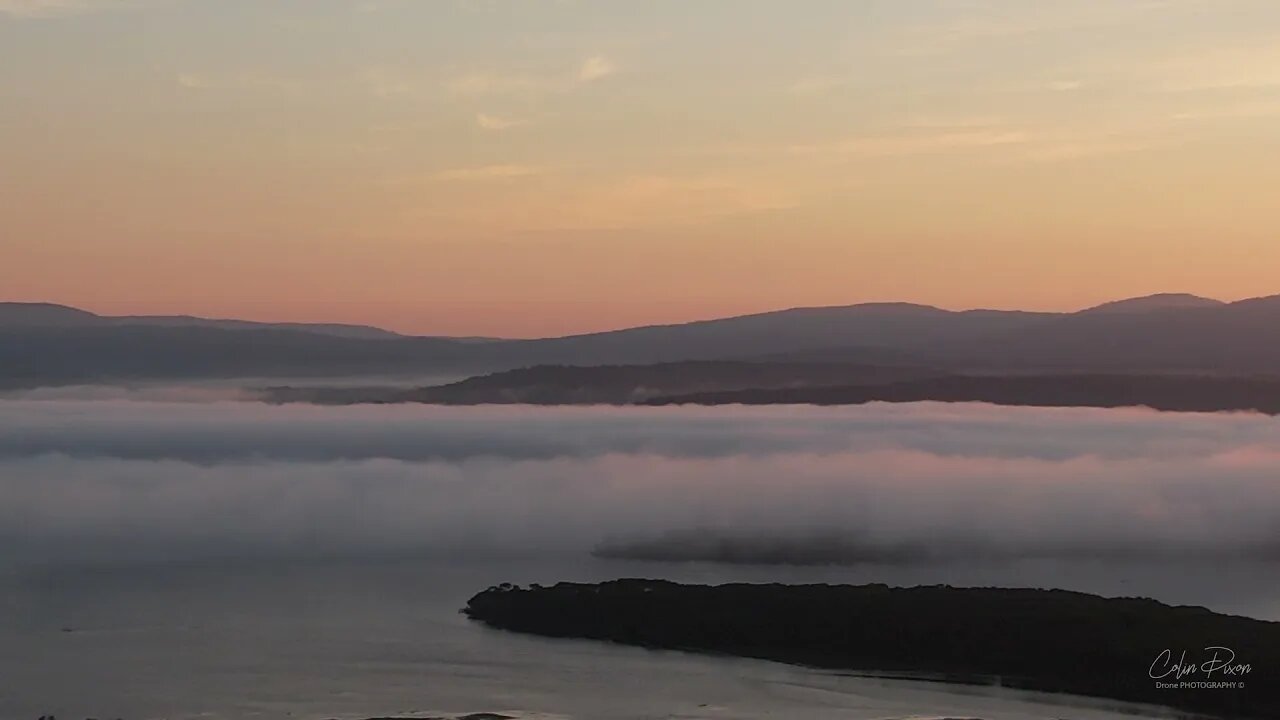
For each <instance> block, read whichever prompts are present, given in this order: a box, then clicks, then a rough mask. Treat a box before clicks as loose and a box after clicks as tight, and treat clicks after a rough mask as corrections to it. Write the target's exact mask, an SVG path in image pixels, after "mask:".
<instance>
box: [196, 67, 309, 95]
mask: <svg viewBox="0 0 1280 720" xmlns="http://www.w3.org/2000/svg"><path fill="white" fill-rule="evenodd" d="M177 82H178V86H179V87H181V88H183V89H186V90H298V89H300V88H301V86H302V84H301V83H299V82H298V81H295V80H290V79H288V78H283V77H278V76H275V75H271V74H270V73H266V72H262V71H257V70H250V71H244V72H237V73H228V74H203V73H194V72H184V73H179V74H178V77H177Z"/></svg>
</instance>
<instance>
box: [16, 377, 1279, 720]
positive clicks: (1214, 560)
mask: <svg viewBox="0 0 1280 720" xmlns="http://www.w3.org/2000/svg"><path fill="white" fill-rule="evenodd" d="M88 398H94V399H88ZM207 400H208V397H207V396H205V395H195V396H193V395H191V394H189V393H185V392H174V393H166V394H164V395H156V394H154V393H153V394H150V395H137V394H131V395H129V396H127V397H120V396H117V395H113V394H111V393H93V392H90V393H85V392H77V393H74V394H62V395H57V394H53V395H45V396H41V397H38V398H33V397H28V398H26V399H9V400H5V401H0V547H3V548H4V554H3V557H2V558H0V608H3V609H4V610H5V612H4V613H3V614H0V642H3V646H4V647H5V649H6V650H7V652H5V653H0V678H3V679H4V682H3V683H0V717H15V718H21V717H30V718H34V717H38V716H39V715H41V714H46V713H50V712H53V713H56V714H57V715H58V716H60V717H62V716H65V717H117V716H119V717H124V718H129V719H130V720H132V719H135V718H168V719H170V720H174V719H177V718H193V719H194V718H203V719H205V720H208V719H210V718H213V719H215V720H216V719H231V718H235V719H237V720H239V719H242V718H279V717H286V716H292V717H297V718H316V719H317V720H319V719H320V718H332V717H346V718H363V717H375V716H384V715H401V714H405V713H406V712H407V711H411V710H421V711H427V712H429V713H431V714H438V715H444V716H455V715H461V714H464V713H467V712H480V711H500V712H507V713H510V714H512V715H514V716H517V717H555V718H590V719H591V720H632V719H634V718H642V717H646V718H647V717H687V718H708V719H709V718H724V719H729V720H754V719H755V718H769V717H807V718H830V719H831V720H835V719H836V718H839V719H840V720H848V719H849V718H855V719H862V720H868V719H871V718H876V719H883V718H908V717H924V716H929V717H983V718H987V719H988V720H1022V719H1023V718H1039V717H1072V718H1077V719H1078V720H1080V719H1084V718H1092V719H1095V720H1104V719H1105V720H1116V718H1119V717H1169V716H1170V714H1169V713H1164V712H1161V711H1156V710H1150V709H1146V710H1142V709H1138V710H1135V709H1133V708H1124V709H1116V708H1114V707H1113V706H1111V705H1108V704H1106V703H1102V704H1099V703H1094V702H1092V701H1086V700H1082V699H1079V698H1069V697H1061V696H1055V697H1041V696H1030V695H1027V694H1025V693H1021V694H1020V693H1017V692H1014V691H1009V690H1004V689H1000V688H973V687H964V688H957V687H953V686H935V685H931V684H927V683H926V684H921V683H904V682H894V681H883V680H876V679H866V678H856V677H849V676H847V675H841V674H839V673H823V672H819V671H814V670H809V669H805V668H792V667H787V666H778V665H773V664H769V663H758V662H752V661H736V660H725V659H723V658H702V657H697V656H685V655H681V654H678V653H650V652H647V651H643V650H637V649H634V648H620V647H615V646H611V645H605V644H594V643H589V642H582V643H577V642H563V641H554V640H546V639H541V638H532V637H524V636H519V635H512V634H508V633H501V632H496V631H492V630H488V629H486V628H484V627H481V626H479V625H477V624H475V623H470V622H468V621H466V620H465V619H464V618H462V617H461V616H459V615H458V614H457V609H458V608H459V607H461V606H462V605H463V604H464V603H465V602H466V599H467V598H468V597H469V596H470V595H472V594H474V593H475V592H477V591H479V590H482V589H484V588H485V587H488V586H489V585H493V584H496V583H500V582H517V583H530V582H538V583H543V584H550V583H555V582H558V581H562V580H567V581H587V582H594V581H600V580H607V579H613V578H617V577H664V578H669V579H674V580H680V581H685V582H702V583H719V582H739V581H748V582H793V583H795V582H799V583H805V582H849V583H866V582H886V583H890V584H894V585H919V584H937V583H949V584H954V585H962V586H964V585H969V586H972V585H994V586H1021V587H1063V588H1067V589H1075V590H1082V591H1086V592H1095V593H1100V594H1104V595H1147V596H1151V597H1155V598H1157V599H1160V600H1163V601H1166V602H1170V603H1191V604H1202V605H1205V606H1208V607H1210V608H1212V609H1215V610H1219V611H1223V612H1235V613H1240V614H1245V615H1250V616H1253V617H1260V618H1264V619H1280V596H1278V594H1277V592H1276V589H1275V587H1274V583H1273V582H1272V581H1271V580H1270V577H1271V576H1270V575H1269V571H1270V570H1271V569H1272V568H1273V567H1274V559H1273V558H1274V551H1275V547H1276V545H1275V539H1276V537H1277V534H1278V529H1280V489H1278V486H1277V480H1276V478H1277V477H1280V472H1278V471H1280V451H1276V450H1273V448H1276V447H1280V444H1277V441H1278V440H1280V422H1277V421H1276V420H1275V419H1272V418H1268V417H1263V416H1255V415H1243V414H1240V415H1174V414H1159V413H1153V412H1145V411H1138V410H1119V411H1114V410H1113V411H1107V410H1070V409H1065V410H1064V409H1053V410H1039V409H1027V408H1001V407H992V406H983V405H943V404H919V405H867V406H859V407H850V408H815V407H779V406H771V407H758V408H741V407H714V408H604V407H600V408H546V407H538V408H535V407H518V406H501V407H471V408H456V407H450V408H442V407H431V406H410V405H404V406H367V407H313V406H305V405H288V406H269V405H262V404H257V403H251V402H227V401H214V402H208V401H207ZM726 543H727V544H728V545H730V546H732V547H733V548H736V549H737V550H741V549H742V548H743V547H747V548H749V549H753V550H754V552H756V553H757V555H764V556H766V557H765V558H764V559H766V560H772V561H775V562H776V561H779V560H782V561H786V562H784V563H783V564H717V563H706V562H641V561H635V560H624V559H610V558H604V557H599V556H597V555H593V552H596V551H598V550H599V549H600V548H602V547H612V548H614V549H615V550H616V549H618V548H622V549H624V550H625V549H627V548H630V549H632V550H634V549H635V548H637V547H641V548H643V547H646V546H647V547H648V548H649V549H650V550H653V549H654V548H656V549H657V550H658V551H659V552H658V555H659V556H662V557H664V559H667V560H706V559H709V558H708V557H707V556H706V553H705V550H706V547H708V546H710V547H713V548H720V549H723V548H724V547H725V546H726ZM833 546H834V547H839V548H845V550H846V551H847V552H846V553H845V554H844V555H843V556H841V557H837V558H835V559H834V562H833V563H832V564H823V563H824V562H825V561H826V560H830V559H831V558H825V559H824V557H822V555H821V553H822V552H828V551H830V549H831V547H833ZM779 548H782V549H784V550H786V552H787V553H790V554H791V555H792V556H791V557H781V558H780V557H778V551H779ZM622 554H625V553H622ZM771 554H772V555H771ZM784 554H785V553H784ZM721 559H723V558H721ZM760 559H761V558H760V557H756V558H752V560H756V561H758V560H760ZM787 563H791V564H787ZM1130 670H1131V669H1128V668H1121V669H1118V671H1123V672H1128V671H1130ZM1132 671H1134V672H1145V669H1143V668H1137V669H1132ZM620 677H624V678H628V679H629V681H630V684H626V683H622V684H620V683H619V682H618V678H620Z"/></svg>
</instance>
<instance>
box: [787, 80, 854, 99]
mask: <svg viewBox="0 0 1280 720" xmlns="http://www.w3.org/2000/svg"><path fill="white" fill-rule="evenodd" d="M847 84H848V80H846V79H845V78H842V77H836V76H834V75H809V76H806V77H802V78H800V79H799V80H796V81H795V82H793V83H791V87H789V88H788V90H790V91H791V92H793V93H795V94H796V95H823V94H826V93H829V92H831V91H832V90H836V89H838V88H840V87H842V86H844V85H847Z"/></svg>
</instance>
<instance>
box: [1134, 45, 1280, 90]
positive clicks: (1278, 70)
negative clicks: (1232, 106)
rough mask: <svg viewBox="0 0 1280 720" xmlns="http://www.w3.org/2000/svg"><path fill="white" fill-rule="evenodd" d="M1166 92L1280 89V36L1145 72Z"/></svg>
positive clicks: (1184, 57)
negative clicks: (1266, 41)
mask: <svg viewBox="0 0 1280 720" xmlns="http://www.w3.org/2000/svg"><path fill="white" fill-rule="evenodd" d="M1140 74H1142V75H1145V76H1146V77H1148V78H1149V80H1150V82H1151V83H1152V84H1153V85H1154V86H1155V89H1157V90H1162V91H1166V92H1194V91H1198V90H1248V89H1259V88H1277V87H1280V36H1277V37H1276V38H1275V39H1274V40H1273V41H1272V42H1268V43H1264V44H1259V45H1253V46H1237V47H1228V48H1213V49H1209V50H1205V51H1202V52H1198V53H1184V54H1180V55H1178V56H1176V57H1172V58H1168V59H1166V60H1162V61H1159V62H1156V63H1152V64H1150V65H1149V66H1147V67H1145V68H1142V69H1141V70H1140Z"/></svg>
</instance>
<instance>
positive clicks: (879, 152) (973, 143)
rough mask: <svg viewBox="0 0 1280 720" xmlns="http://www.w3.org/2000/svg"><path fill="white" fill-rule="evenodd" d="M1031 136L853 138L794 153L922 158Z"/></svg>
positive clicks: (977, 133)
mask: <svg viewBox="0 0 1280 720" xmlns="http://www.w3.org/2000/svg"><path fill="white" fill-rule="evenodd" d="M1031 139H1032V138H1031V135H1029V134H1028V133H1026V132H1023V131H1020V130H1001V129H983V130H965V131H957V132H944V133H926V134H920V133H909V134H907V133H904V134H898V135H871V136H862V137H853V138H848V139H844V140H837V141H834V142H827V143H816V144H803V145H792V146H790V147H789V148H788V149H789V150H790V152H792V153H796V154H804V155H817V154H833V155H865V156H892V155H921V154H929V153H945V152H954V151H960V150H967V149H973V148H986V147H994V146H1001V145H1021V144H1025V143H1027V142H1030V140H1031Z"/></svg>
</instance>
